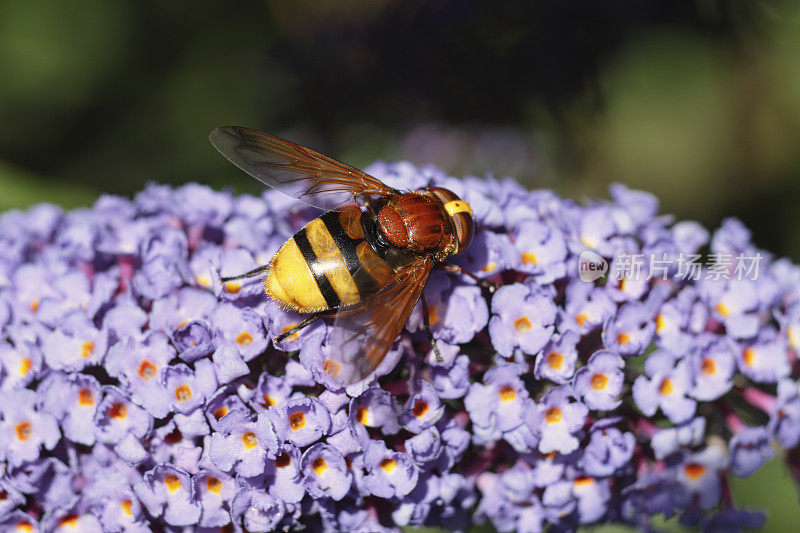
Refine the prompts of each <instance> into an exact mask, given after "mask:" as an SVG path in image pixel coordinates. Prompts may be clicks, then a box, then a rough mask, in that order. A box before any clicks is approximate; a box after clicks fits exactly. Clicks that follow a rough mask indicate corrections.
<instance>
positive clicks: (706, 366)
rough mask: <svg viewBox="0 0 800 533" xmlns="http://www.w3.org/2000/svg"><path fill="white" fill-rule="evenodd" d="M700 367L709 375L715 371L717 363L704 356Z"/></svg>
mask: <svg viewBox="0 0 800 533" xmlns="http://www.w3.org/2000/svg"><path fill="white" fill-rule="evenodd" d="M700 368H701V370H702V372H703V374H705V375H707V376H710V375H713V374H715V373H716V372H717V365H716V364H715V363H714V360H713V359H711V358H710V357H706V358H705V359H703V362H702V363H701V364H700Z"/></svg>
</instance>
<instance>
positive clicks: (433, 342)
mask: <svg viewBox="0 0 800 533" xmlns="http://www.w3.org/2000/svg"><path fill="white" fill-rule="evenodd" d="M420 297H421V298H422V322H423V323H424V324H425V331H426V332H427V333H428V341H430V343H431V346H433V353H434V354H435V355H436V362H437V363H438V362H441V361H444V358H443V357H442V352H440V351H439V345H438V344H436V339H434V338H433V333H432V332H431V319H430V314H429V313H428V302H427V301H425V293H424V292H423V293H422V294H420Z"/></svg>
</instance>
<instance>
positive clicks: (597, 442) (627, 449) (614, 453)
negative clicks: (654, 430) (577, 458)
mask: <svg viewBox="0 0 800 533" xmlns="http://www.w3.org/2000/svg"><path fill="white" fill-rule="evenodd" d="M616 423H618V419H604V420H599V421H597V422H595V423H594V424H593V425H592V427H591V429H590V430H589V433H590V435H591V436H590V440H589V444H588V445H587V446H586V448H585V450H584V452H583V456H582V457H581V466H582V468H583V470H584V472H586V473H587V474H588V475H590V476H594V477H606V476H611V475H613V474H614V472H616V471H617V470H618V469H621V468H624V467H625V466H627V465H629V464H630V461H631V458H632V457H633V449H634V446H635V445H636V437H634V436H633V433H631V432H625V433H623V432H622V431H620V430H619V429H617V428H616V427H615V426H614V424H616Z"/></svg>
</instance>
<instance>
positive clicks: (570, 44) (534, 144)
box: [0, 0, 800, 530]
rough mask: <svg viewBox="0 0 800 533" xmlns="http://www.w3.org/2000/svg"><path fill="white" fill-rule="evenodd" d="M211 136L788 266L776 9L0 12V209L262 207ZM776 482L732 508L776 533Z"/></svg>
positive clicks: (295, 1)
mask: <svg viewBox="0 0 800 533" xmlns="http://www.w3.org/2000/svg"><path fill="white" fill-rule="evenodd" d="M225 124H235V125H243V126H250V127H254V128H256V129H261V130H264V131H268V132H271V133H273V134H276V135H280V136H284V137H288V138H290V139H292V140H294V141H296V142H299V143H301V144H305V145H308V146H311V147H313V148H315V149H317V150H319V151H322V152H323V153H326V154H329V155H332V156H334V157H336V158H338V159H341V160H343V161H345V162H349V163H351V164H354V165H356V166H364V165H366V164H368V163H370V162H372V161H374V160H376V159H384V160H396V159H408V160H411V161H413V162H416V163H428V162H432V163H435V164H437V165H439V166H440V167H442V168H444V169H445V170H447V171H448V172H451V173H453V174H454V175H465V174H476V175H483V174H484V173H486V172H492V173H494V174H496V175H500V176H503V175H511V176H514V177H516V178H517V179H519V180H520V181H522V182H523V183H524V184H525V185H526V186H528V187H530V188H537V187H546V188H552V189H555V190H556V191H558V192H559V193H561V194H563V195H567V196H572V197H576V198H583V197H586V196H598V195H601V196H602V195H605V190H606V187H607V185H608V183H610V182H612V181H615V180H616V181H622V182H624V183H627V184H628V185H630V186H632V187H636V188H642V189H646V190H651V191H653V192H655V193H656V194H657V195H658V196H659V198H660V199H661V200H662V205H663V209H662V210H663V211H665V212H669V213H675V214H676V215H677V216H679V217H680V218H691V219H696V220H699V221H701V222H703V223H704V224H706V225H707V226H714V225H716V224H718V223H719V221H720V220H721V219H722V218H724V217H726V216H738V217H740V218H741V219H743V220H744V221H745V222H746V223H747V224H748V225H749V226H750V227H751V228H753V230H754V233H755V239H756V242H757V243H758V244H759V245H761V246H762V247H765V248H767V249H769V250H771V251H773V252H776V253H778V254H780V255H789V256H790V257H792V258H793V259H794V260H795V261H796V262H797V261H800V211H798V209H797V208H796V206H797V204H798V201H799V200H800V179H798V178H800V150H798V138H800V10H798V8H797V7H796V5H795V3H789V2H780V1H723V0H696V1H679V0H674V1H653V0H628V1H623V0H609V1H605V2H600V1H597V0H595V1H578V2H569V1H566V0H560V1H557V0H553V1H527V2H522V1H520V2H506V1H493V2H478V1H474V0H438V1H430V2H422V1H419V0H410V1H400V0H346V1H343V0H320V1H311V0H292V1H287V0H266V1H255V0H226V1H210V0H194V1H192V2H188V1H177V0H167V1H164V0H71V1H62V0H2V1H1V2H0V209H7V208H11V207H22V206H26V205H30V204H31V203H35V202H39V201H51V202H57V203H60V204H62V205H64V206H68V207H70V206H76V205H88V204H89V203H91V202H92V201H93V200H94V199H95V198H96V197H97V196H98V195H99V194H101V193H118V194H132V193H134V192H135V191H137V190H139V189H141V188H142V187H143V186H144V184H145V183H146V182H148V181H151V180H157V181H163V182H169V183H176V184H177V183H184V182H188V181H198V182H201V183H208V184H211V185H213V186H215V187H223V186H225V185H231V186H233V187H234V188H236V189H237V190H247V191H252V192H255V191H258V190H260V185H259V184H258V183H257V182H255V180H251V179H249V178H248V177H246V176H245V175H243V174H242V173H240V172H238V171H237V170H236V169H234V167H233V166H231V165H229V164H227V163H226V162H225V160H223V158H222V157H220V156H219V155H218V154H217V153H216V152H215V151H214V150H213V149H212V147H211V146H210V144H209V143H208V141H207V135H208V132H209V131H210V130H211V129H213V128H214V127H217V126H220V125H225ZM778 465H779V462H773V463H771V464H770V466H768V467H767V468H765V469H763V470H762V471H760V472H759V473H758V474H757V475H756V476H754V478H751V479H750V480H747V481H746V482H742V483H739V482H736V483H735V485H734V488H735V493H736V495H737V497H738V498H739V501H741V502H742V503H745V504H746V505H752V506H764V505H766V506H767V507H768V508H769V509H770V514H771V515H772V517H773V520H772V521H771V522H769V524H770V527H773V528H777V529H775V530H780V528H781V527H789V528H791V527H794V526H796V524H797V518H798V509H800V507H798V505H797V495H796V493H795V489H794V487H793V484H792V482H791V481H789V478H788V475H787V474H786V472H785V471H782V470H781V467H780V466H778Z"/></svg>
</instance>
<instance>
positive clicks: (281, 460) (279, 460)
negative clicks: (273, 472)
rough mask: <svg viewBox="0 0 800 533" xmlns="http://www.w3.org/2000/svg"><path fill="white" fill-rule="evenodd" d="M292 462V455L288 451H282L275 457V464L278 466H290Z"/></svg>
mask: <svg viewBox="0 0 800 533" xmlns="http://www.w3.org/2000/svg"><path fill="white" fill-rule="evenodd" d="M291 463H292V457H291V456H290V455H289V454H288V453H282V454H280V455H279V456H277V457H276V458H275V466H276V467H278V468H283V467H284V466H289V465H290V464H291Z"/></svg>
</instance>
